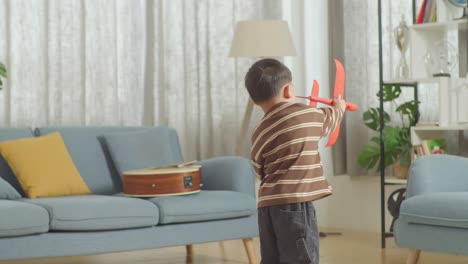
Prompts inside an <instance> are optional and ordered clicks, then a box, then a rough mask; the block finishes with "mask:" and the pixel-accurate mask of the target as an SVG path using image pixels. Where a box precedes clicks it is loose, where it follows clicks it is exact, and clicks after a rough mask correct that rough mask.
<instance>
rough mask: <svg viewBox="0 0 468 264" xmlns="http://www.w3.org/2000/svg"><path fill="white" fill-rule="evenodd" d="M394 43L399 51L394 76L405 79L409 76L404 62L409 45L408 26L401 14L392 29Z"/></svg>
mask: <svg viewBox="0 0 468 264" xmlns="http://www.w3.org/2000/svg"><path fill="white" fill-rule="evenodd" d="M393 37H394V39H395V44H396V46H397V48H398V50H399V51H400V53H401V58H400V62H399V63H398V65H397V68H396V72H395V77H396V78H397V79H407V78H408V77H409V67H408V64H407V63H406V56H405V53H406V50H408V45H409V28H408V25H407V24H406V21H405V16H404V15H402V16H401V21H400V24H399V25H398V26H397V27H396V28H395V29H394V30H393Z"/></svg>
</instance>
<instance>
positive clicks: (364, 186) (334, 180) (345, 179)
mask: <svg viewBox="0 0 468 264" xmlns="http://www.w3.org/2000/svg"><path fill="white" fill-rule="evenodd" d="M327 179H328V181H329V182H330V184H331V185H332V187H333V195H332V196H329V197H327V198H325V199H322V200H319V201H316V202H315V203H314V205H315V208H316V210H317V218H318V225H319V226H320V227H329V228H339V229H352V230H361V231H368V232H380V177H376V176H348V175H340V176H336V177H327ZM401 187H402V186H387V187H386V189H385V192H386V194H387V197H388V194H390V193H391V192H393V191H394V190H396V189H399V188H401ZM385 211H386V225H387V229H386V230H387V231H388V229H389V227H390V223H391V219H392V217H391V215H390V214H389V213H388V210H387V209H386V208H385Z"/></svg>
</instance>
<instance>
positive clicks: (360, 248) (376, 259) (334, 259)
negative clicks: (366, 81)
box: [0, 230, 468, 264]
mask: <svg viewBox="0 0 468 264" xmlns="http://www.w3.org/2000/svg"><path fill="white" fill-rule="evenodd" d="M322 231H328V230H322ZM331 231H336V230H331ZM342 232H343V235H342V236H333V237H331V236H330V237H327V238H323V239H321V242H320V243H321V249H320V257H321V261H320V263H321V264H344V263H346V264H348V263H359V264H404V263H405V258H406V252H407V251H406V250H405V249H399V248H397V247H396V246H395V244H394V243H393V240H392V239H390V238H389V239H388V240H387V241H388V243H389V244H390V245H389V247H388V248H387V249H386V250H381V249H380V240H379V235H378V234H373V233H364V232H354V231H342ZM254 242H255V247H256V250H257V253H258V252H259V242H258V239H255V240H254ZM193 250H194V259H193V262H190V263H194V264H221V263H226V264H227V263H229V264H236V263H248V262H247V256H246V253H245V251H244V246H243V244H242V240H235V241H224V242H223V243H207V244H199V245H194V248H193ZM0 263H2V264H3V263H14V264H59V263H60V264H127V263H132V264H176V263H186V259H185V247H172V248H161V249H154V250H141V251H132V252H123V253H113V254H102V255H92V256H81V257H67V258H48V259H37V260H23V261H7V262H6V261H3V262H2V261H0ZM462 263H463V264H466V263H468V256H455V255H446V254H436V253H429V252H423V253H422V255H421V259H420V262H419V264H462Z"/></svg>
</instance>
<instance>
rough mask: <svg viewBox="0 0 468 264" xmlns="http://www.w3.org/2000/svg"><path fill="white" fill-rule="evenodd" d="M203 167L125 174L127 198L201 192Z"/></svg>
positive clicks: (147, 169)
mask: <svg viewBox="0 0 468 264" xmlns="http://www.w3.org/2000/svg"><path fill="white" fill-rule="evenodd" d="M200 186H201V166H200V165H188V166H182V167H178V166H174V167H163V168H146V169H139V170H132V171H126V172H124V173H123V191H124V194H125V195H126V196H133V197H156V196H169V195H186V194H192V193H197V192H200Z"/></svg>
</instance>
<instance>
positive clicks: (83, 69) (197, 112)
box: [0, 0, 281, 159]
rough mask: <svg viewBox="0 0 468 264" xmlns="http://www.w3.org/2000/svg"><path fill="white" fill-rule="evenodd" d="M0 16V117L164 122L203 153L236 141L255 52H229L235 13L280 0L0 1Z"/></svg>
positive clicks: (230, 147) (189, 149)
mask: <svg viewBox="0 0 468 264" xmlns="http://www.w3.org/2000/svg"><path fill="white" fill-rule="evenodd" d="M0 18H1V19H0V61H3V62H5V63H6V65H7V67H8V69H9V73H10V74H9V75H10V76H9V78H8V80H7V81H6V86H5V90H4V91H2V92H1V93H0V126H2V127H37V126H83V125H89V126H92V125H99V126H101V125H130V126H139V125H159V124H165V125H168V126H171V127H174V128H176V129H177V131H178V133H179V137H180V140H181V145H182V147H183V150H184V154H185V158H186V159H194V158H197V159H201V158H207V157H212V156H218V155H229V154H234V150H235V145H236V144H237V138H238V133H239V129H240V122H241V119H242V115H243V111H244V109H245V105H246V103H247V98H248V94H247V93H246V91H245V88H244V85H243V77H244V74H245V72H246V70H247V69H248V67H249V66H250V64H251V63H252V62H253V61H254V59H253V58H252V59H233V58H228V57H227V55H228V51H229V47H230V44H231V40H232V34H233V31H234V27H235V22H236V21H238V20H245V19H261V18H273V19H275V18H281V3H280V1H279V0H275V1H257V0H235V1H216V0H165V1H163V0H157V1H152V0H115V1H110V0H35V1H29V0H0ZM260 116H261V114H260V113H259V112H258V110H257V111H256V113H255V115H254V119H258V118H259V117H260ZM255 122H256V120H254V121H253V122H252V124H251V126H254V123H255ZM247 152H248V146H246V148H245V153H247Z"/></svg>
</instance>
